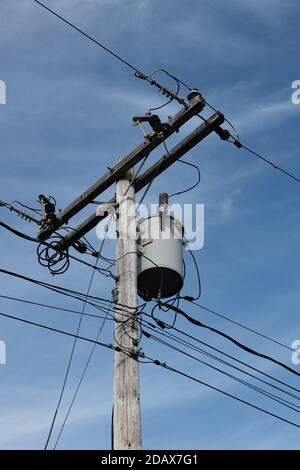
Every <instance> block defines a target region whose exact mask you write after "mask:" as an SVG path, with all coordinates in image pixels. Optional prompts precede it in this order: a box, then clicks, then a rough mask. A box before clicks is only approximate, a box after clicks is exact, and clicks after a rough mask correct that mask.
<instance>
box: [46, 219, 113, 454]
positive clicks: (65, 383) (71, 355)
mask: <svg viewBox="0 0 300 470" xmlns="http://www.w3.org/2000/svg"><path fill="white" fill-rule="evenodd" d="M111 220H112V217H111V218H110V222H111ZM107 230H108V229H107ZM106 234H107V232H106ZM105 239H106V237H104V238H103V240H102V242H101V247H100V250H99V251H100V253H101V251H102V248H103V245H104V243H105ZM98 262H99V256H98V257H97V258H96V260H95V264H94V268H95V269H93V271H92V275H91V278H90V281H89V285H88V288H87V292H86V296H85V300H84V302H83V305H82V310H81V316H80V319H79V322H78V325H77V329H76V337H75V338H74V341H73V345H72V349H71V353H70V357H69V360H68V365H67V369H66V372H65V376H64V380H63V384H62V388H61V392H60V395H59V398H58V402H57V405H56V409H55V412H54V415H53V418H52V422H51V426H50V430H49V433H48V437H47V440H46V444H45V450H46V449H47V447H48V444H49V441H50V439H51V435H52V432H53V428H54V425H55V421H56V418H57V414H58V411H59V408H60V405H61V402H62V399H63V396H64V392H65V389H66V385H67V380H68V377H69V374H70V370H71V365H72V362H73V357H74V353H75V349H76V344H77V336H78V335H79V331H80V328H81V325H82V321H83V314H84V312H85V307H86V303H87V302H86V301H87V297H88V296H89V293H90V290H91V287H92V283H93V280H94V276H95V272H96V271H95V270H96V268H97V265H98ZM103 326H104V321H103ZM101 331H102V330H101ZM99 336H100V334H99ZM97 339H98V338H97ZM82 380H83V379H82ZM74 400H75V398H74ZM72 406H73V405H71V408H72ZM68 416H69V415H68ZM63 427H64V423H63V425H62V429H63ZM61 432H62V430H61ZM60 435H61V433H60V434H59V436H58V439H57V441H56V443H55V446H56V445H57V443H58V440H59V437H60ZM55 446H54V448H55Z"/></svg>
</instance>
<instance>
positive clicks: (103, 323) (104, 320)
mask: <svg viewBox="0 0 300 470" xmlns="http://www.w3.org/2000/svg"><path fill="white" fill-rule="evenodd" d="M111 221H112V216H111V217H110V220H109V223H108V225H107V230H106V232H105V236H104V238H103V240H102V242H101V245H100V249H99V255H98V256H97V258H96V260H95V265H94V267H95V268H96V267H97V264H98V262H99V256H100V255H101V252H102V250H103V248H104V243H105V240H106V236H107V233H108V230H109V226H110V224H111ZM94 276H95V270H94V271H93V272H92V275H91V279H90V282H89V285H88V289H87V292H86V297H85V301H84V303H83V306H82V310H81V317H80V320H79V324H78V328H77V331H76V334H77V335H78V334H79V331H80V327H81V324H82V320H83V316H84V313H85V307H86V303H87V302H86V301H87V297H88V295H89V293H90V290H91V287H92V283H93V280H94ZM111 305H112V304H110V306H109V310H108V312H107V313H106V316H105V318H104V319H103V321H102V324H101V327H100V329H99V332H98V335H97V338H96V341H98V340H99V338H100V335H101V333H102V330H103V328H104V325H105V322H106V319H107V317H108V314H109V311H110V307H111ZM76 343H77V339H76V338H74V343H73V348H72V352H71V355H70V359H69V363H68V368H67V372H66V380H65V381H64V384H63V389H62V394H61V398H62V396H63V394H64V390H65V386H66V381H67V378H68V375H69V371H70V366H71V363H72V360H73V356H74V352H75V347H76ZM95 347H96V343H95V344H93V346H92V349H91V351H90V354H89V357H88V360H87V362H86V365H85V367H84V369H83V371H82V374H81V377H80V379H79V382H78V384H77V387H76V390H75V393H74V395H73V397H72V400H71V402H70V405H69V408H68V410H67V413H66V415H65V418H64V420H63V423H62V425H61V428H60V431H59V434H58V437H57V439H56V441H55V444H54V447H53V450H55V449H56V447H57V444H58V442H59V439H60V437H61V435H62V433H63V430H64V428H65V425H66V422H67V420H68V417H69V415H70V413H71V410H72V407H73V405H74V402H75V400H76V397H77V395H78V392H79V389H80V386H81V384H82V382H83V379H84V376H85V373H86V371H87V369H88V366H89V364H90V362H91V359H92V356H93V354H94V350H95ZM60 403H61V400H60V401H59V402H58V407H57V410H58V409H59V406H60ZM56 415H57V413H56V414H55V418H56ZM55 418H54V422H55ZM52 428H53V426H52Z"/></svg>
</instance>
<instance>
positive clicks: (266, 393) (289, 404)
mask: <svg viewBox="0 0 300 470" xmlns="http://www.w3.org/2000/svg"><path fill="white" fill-rule="evenodd" d="M148 336H149V334H148V333H147V337H148ZM150 338H152V339H154V340H155V341H157V342H158V343H160V344H162V345H163V346H166V347H168V348H170V349H172V350H173V351H176V352H180V353H181V354H183V355H184V356H186V357H189V358H191V359H194V360H195V361H197V362H199V363H200V364H204V365H206V366H207V367H208V368H210V369H213V370H215V371H217V372H219V373H221V374H222V375H225V376H226V377H229V378H231V379H232V380H235V381H236V382H238V383H241V384H242V385H245V386H246V387H248V388H250V389H252V390H255V391H256V392H257V393H260V394H261V395H264V396H266V397H268V398H270V399H271V400H273V401H275V402H277V403H280V404H281V405H283V406H285V407H287V408H289V409H291V410H293V411H295V412H296V413H300V410H299V409H298V410H297V408H300V407H299V405H296V404H294V403H292V402H290V401H288V400H285V399H283V398H281V397H279V396H278V395H274V394H273V393H271V392H269V391H267V390H265V389H262V388H260V387H257V386H256V385H253V384H252V383H250V382H247V381H245V380H243V379H241V378H240V377H237V376H235V375H233V374H230V373H228V372H226V371H224V370H222V369H219V368H218V367H215V366H213V365H212V364H209V363H208V362H205V361H202V360H201V359H199V358H197V357H196V356H193V355H192V354H190V353H188V352H186V351H183V350H182V349H180V348H177V347H176V346H173V345H171V344H169V343H167V342H166V341H164V340H162V339H160V338H157V337H156V336H155V335H153V334H151V335H150Z"/></svg>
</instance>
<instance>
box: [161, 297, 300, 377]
mask: <svg viewBox="0 0 300 470" xmlns="http://www.w3.org/2000/svg"><path fill="white" fill-rule="evenodd" d="M162 304H163V305H166V306H169V307H170V309H171V310H174V311H176V312H178V313H179V314H180V315H182V316H183V317H185V318H186V319H187V320H188V321H189V322H190V323H193V325H196V326H199V327H201V328H206V329H208V330H210V331H212V332H213V333H216V334H218V335H220V336H222V337H223V338H225V339H228V340H229V341H231V342H232V343H233V344H235V345H236V346H238V347H239V348H241V349H243V350H244V351H246V352H248V353H250V354H253V355H255V356H257V357H261V358H263V359H266V360H268V361H271V362H273V363H274V364H276V365H278V366H280V367H283V368H284V369H286V370H287V371H289V372H291V373H292V374H294V375H297V376H298V377H300V373H299V372H297V371H295V370H294V369H292V368H291V367H289V366H287V365H286V364H284V363H282V362H280V361H278V360H277V359H274V358H273V357H271V356H268V355H266V354H263V353H260V352H258V351H256V350H254V349H252V348H250V347H249V346H245V345H244V344H242V343H240V342H239V341H237V340H236V339H234V338H233V337H232V336H229V335H227V334H226V333H224V332H223V331H220V330H218V329H217V328H213V327H212V326H209V325H206V324H204V323H202V322H200V321H199V320H197V319H196V318H193V317H191V316H190V315H188V314H187V313H186V312H184V311H183V310H181V309H180V308H178V307H175V306H174V305H169V304H167V303H162Z"/></svg>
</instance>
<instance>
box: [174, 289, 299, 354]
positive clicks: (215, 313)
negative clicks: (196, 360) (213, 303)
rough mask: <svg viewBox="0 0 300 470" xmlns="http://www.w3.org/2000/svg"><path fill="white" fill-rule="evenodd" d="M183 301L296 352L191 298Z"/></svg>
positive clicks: (184, 298) (185, 298)
mask: <svg viewBox="0 0 300 470" xmlns="http://www.w3.org/2000/svg"><path fill="white" fill-rule="evenodd" d="M182 299H183V300H187V301H188V302H190V303H192V304H193V305H196V306H197V307H199V308H202V309H203V310H205V311H206V312H209V313H212V314H213V315H216V316H217V317H219V318H223V320H226V321H228V322H230V323H232V324H233V325H236V326H239V327H240V328H243V329H244V330H247V331H250V332H251V333H254V334H255V335H257V336H260V337H261V338H264V339H267V340H268V341H271V342H272V343H274V344H277V345H278V346H282V347H283V348H285V349H288V350H289V351H294V350H293V348H291V347H290V346H287V345H286V344H284V343H281V342H280V341H278V340H276V339H274V338H271V337H270V336H267V335H265V334H264V333H260V332H259V331H257V330H254V329H253V328H250V327H249V326H246V325H243V324H242V323H239V322H237V321H235V320H232V318H229V317H227V316H225V315H224V314H222V313H219V312H216V311H215V310H212V309H211V308H208V307H205V306H204V305H201V304H199V303H197V302H194V301H193V300H192V299H190V298H187V297H182Z"/></svg>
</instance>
